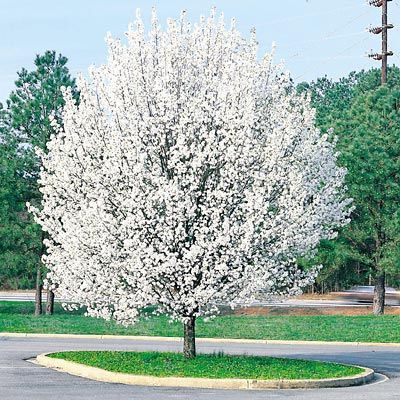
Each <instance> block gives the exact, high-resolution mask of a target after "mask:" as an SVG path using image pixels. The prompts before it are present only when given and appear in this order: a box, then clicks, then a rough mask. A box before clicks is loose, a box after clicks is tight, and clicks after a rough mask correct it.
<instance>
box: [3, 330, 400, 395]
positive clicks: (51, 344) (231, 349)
mask: <svg viewBox="0 0 400 400" xmlns="http://www.w3.org/2000/svg"><path fill="white" fill-rule="evenodd" d="M181 346H182V344H181V343H178V342H172V341H171V342H168V341H163V342H159V341H156V340H140V341H137V340H119V339H113V340H108V339H107V340H99V339H97V340H94V339H78V338H76V339H75V338H69V339H59V338H11V337H4V336H3V337H2V336H1V335H0V399H1V400H54V399H57V400H92V399H96V400H134V399H135V400H161V399H162V400H265V399H268V400H289V399H293V400H321V399H324V400H338V399H343V400H398V399H399V393H400V379H399V378H400V347H390V348H389V347H384V346H351V345H347V346H343V345H314V344H312V345H294V344H292V345H279V344H274V345H272V344H269V345H267V344H246V343H243V344H240V343H219V344H218V343H211V342H201V343H198V350H199V352H207V353H213V352H218V351H224V352H225V353H231V354H232V353H233V354H254V355H269V356H280V357H292V358H303V359H313V360H323V361H333V362H342V363H349V364H357V365H363V366H366V367H370V368H373V369H375V371H376V372H380V373H382V374H384V375H387V376H389V378H390V379H389V380H388V381H386V382H382V383H373V384H369V385H366V386H359V387H347V388H337V389H309V390H305V389H301V390H293V389H292V390H266V391H264V390H260V391H257V390H255V391H239V390H217V389H190V388H173V387H171V388H167V387H145V386H129V385H121V384H114V383H103V382H96V381H93V380H89V379H85V378H80V377H77V376H72V375H68V374H66V373H62V372H57V371H54V370H52V369H48V368H44V367H41V366H38V365H34V364H31V363H29V362H27V361H25V360H26V359H29V358H32V357H35V356H36V355H38V354H40V353H44V352H54V351H63V350H77V349H82V350H139V351H150V350H152V351H155V350H161V351H180V350H181Z"/></svg>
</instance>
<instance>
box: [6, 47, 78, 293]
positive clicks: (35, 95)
mask: <svg viewBox="0 0 400 400" xmlns="http://www.w3.org/2000/svg"><path fill="white" fill-rule="evenodd" d="M66 64H67V58H65V57H64V56H62V55H56V53H55V52H54V51H47V52H45V53H44V54H43V55H38V56H37V57H36V59H35V69H34V70H33V71H27V70H26V69H22V70H21V71H20V72H18V79H17V80H16V82H15V86H16V88H15V90H14V91H13V92H12V93H11V94H10V96H9V100H8V101H7V104H6V107H5V108H2V109H1V115H0V124H1V125H0V130H1V132H0V134H1V136H0V141H1V146H0V162H1V176H0V203H1V209H0V271H1V272H0V277H1V279H0V286H2V287H11V288H31V287H33V285H34V269H35V268H36V267H37V266H38V265H39V264H40V258H41V251H42V245H41V239H42V238H41V229H40V227H39V226H38V225H37V224H36V223H35V222H34V221H33V218H32V216H31V215H30V214H29V213H28V212H27V210H26V202H27V201H30V202H31V203H33V204H38V203H40V198H41V195H40V192H39V190H38V184H37V179H38V177H39V171H40V159H39V158H38V157H37V155H36V154H35V147H38V148H41V149H43V150H45V149H46V143H47V141H48V140H49V137H50V135H51V134H52V133H53V132H54V130H53V128H52V126H51V124H50V116H52V118H55V119H56V120H57V121H59V123H61V122H62V121H61V109H62V106H63V104H64V100H63V97H62V94H61V87H63V86H67V87H72V88H73V89H72V91H73V94H74V96H75V97H77V93H76V89H75V81H74V79H72V78H71V76H70V74H69V71H68V68H67V66H66Z"/></svg>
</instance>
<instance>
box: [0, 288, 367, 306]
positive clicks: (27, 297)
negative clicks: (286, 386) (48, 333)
mask: <svg viewBox="0 0 400 400" xmlns="http://www.w3.org/2000/svg"><path fill="white" fill-rule="evenodd" d="M34 300H35V293H34V292H31V291H0V301H34ZM42 300H43V302H45V301H46V293H45V292H43V296H42ZM55 300H56V301H59V302H61V301H66V300H65V299H60V298H59V297H57V296H56V299H55ZM251 306H256V307H290V308H296V307H299V308H302V307H313V308H325V307H328V308H329V307H354V306H357V307H367V306H371V304H365V303H356V302H352V301H348V300H346V301H344V300H326V299H324V300H311V299H302V298H290V299H284V300H282V301H257V302H254V303H252V304H251Z"/></svg>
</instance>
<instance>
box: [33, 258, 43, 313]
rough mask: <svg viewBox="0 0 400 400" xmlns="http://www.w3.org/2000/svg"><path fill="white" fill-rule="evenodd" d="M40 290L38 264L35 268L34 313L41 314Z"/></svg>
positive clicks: (41, 287) (40, 277)
mask: <svg viewBox="0 0 400 400" xmlns="http://www.w3.org/2000/svg"><path fill="white" fill-rule="evenodd" d="M42 291H43V283H42V266H41V265H40V264H39V265H38V266H37V270H36V292H35V315H41V314H42V312H43V308H42Z"/></svg>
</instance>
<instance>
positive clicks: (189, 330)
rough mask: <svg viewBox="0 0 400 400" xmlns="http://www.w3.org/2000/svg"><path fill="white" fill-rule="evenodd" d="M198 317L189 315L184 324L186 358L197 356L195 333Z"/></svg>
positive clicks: (184, 351)
mask: <svg viewBox="0 0 400 400" xmlns="http://www.w3.org/2000/svg"><path fill="white" fill-rule="evenodd" d="M195 323H196V317H193V316H191V317H189V319H188V320H187V321H186V322H185V323H184V324H183V355H184V356H185V358H195V357H196V334H195Z"/></svg>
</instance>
